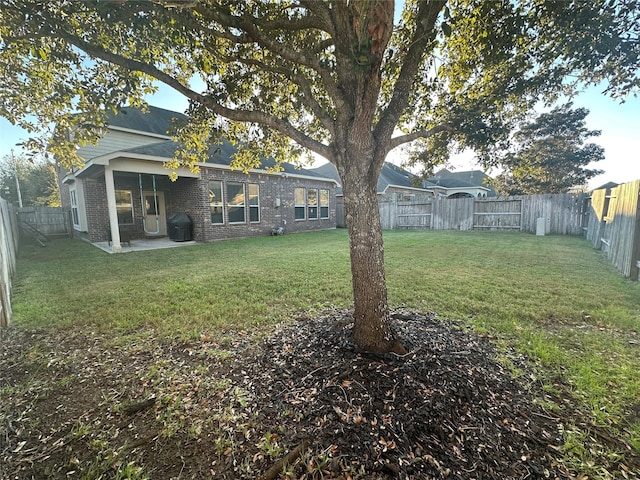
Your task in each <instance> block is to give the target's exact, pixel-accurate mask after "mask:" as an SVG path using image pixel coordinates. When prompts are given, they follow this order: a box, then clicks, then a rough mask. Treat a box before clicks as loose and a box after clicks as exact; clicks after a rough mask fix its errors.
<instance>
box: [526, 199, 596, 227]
mask: <svg viewBox="0 0 640 480" xmlns="http://www.w3.org/2000/svg"><path fill="white" fill-rule="evenodd" d="M515 198H520V199H522V200H523V209H522V230H523V231H525V232H536V225H537V221H538V218H544V219H545V233H552V234H557V235H584V231H583V224H584V208H585V206H584V199H585V198H586V195H585V194H578V195H575V194H571V193H561V194H547V195H528V196H521V197H515Z"/></svg>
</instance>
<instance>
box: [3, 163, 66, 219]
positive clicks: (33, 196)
mask: <svg viewBox="0 0 640 480" xmlns="http://www.w3.org/2000/svg"><path fill="white" fill-rule="evenodd" d="M18 188H19V189H20V193H19V194H18ZM0 197H2V198H4V199H5V200H7V201H9V202H12V203H14V204H16V205H19V204H22V205H24V206H25V207H33V206H47V207H58V206H60V191H59V189H58V181H57V176H56V172H55V167H54V165H53V164H52V163H50V162H47V161H46V160H44V159H39V160H36V161H34V160H32V159H29V158H26V157H25V156H24V155H15V156H14V155H6V156H4V157H2V159H1V160H0Z"/></svg>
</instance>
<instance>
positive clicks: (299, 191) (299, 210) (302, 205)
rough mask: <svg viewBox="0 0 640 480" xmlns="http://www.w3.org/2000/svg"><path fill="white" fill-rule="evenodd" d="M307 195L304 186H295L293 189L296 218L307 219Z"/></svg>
mask: <svg viewBox="0 0 640 480" xmlns="http://www.w3.org/2000/svg"><path fill="white" fill-rule="evenodd" d="M305 197H306V195H305V191H304V188H294V189H293V203H294V209H295V219H296V220H305V219H306V218H307V216H306V208H307V204H306V198H305Z"/></svg>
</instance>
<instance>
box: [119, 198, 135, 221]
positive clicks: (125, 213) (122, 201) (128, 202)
mask: <svg viewBox="0 0 640 480" xmlns="http://www.w3.org/2000/svg"><path fill="white" fill-rule="evenodd" d="M116 212H117V213H118V225H133V195H132V194H131V190H116Z"/></svg>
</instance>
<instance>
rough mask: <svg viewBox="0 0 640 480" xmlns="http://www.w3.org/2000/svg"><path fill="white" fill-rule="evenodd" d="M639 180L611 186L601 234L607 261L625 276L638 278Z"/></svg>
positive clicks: (639, 239) (639, 237)
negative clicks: (606, 244)
mask: <svg viewBox="0 0 640 480" xmlns="http://www.w3.org/2000/svg"><path fill="white" fill-rule="evenodd" d="M639 195H640V180H636V181H635V182H631V183H625V184H623V185H620V186H619V187H617V188H614V189H612V191H611V195H610V203H609V214H608V215H607V217H606V219H607V220H606V223H607V225H606V228H605V236H606V240H607V241H608V249H607V254H608V256H609V259H610V260H611V263H613V264H614V265H615V267H616V268H617V269H618V270H620V271H621V272H622V273H623V274H624V275H625V276H626V277H630V278H631V279H633V280H638V264H637V262H638V261H640V247H639V246H638V244H639V243H640V235H639V234H638V229H639V227H638V225H639V223H640V205H639V202H638V196H639Z"/></svg>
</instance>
